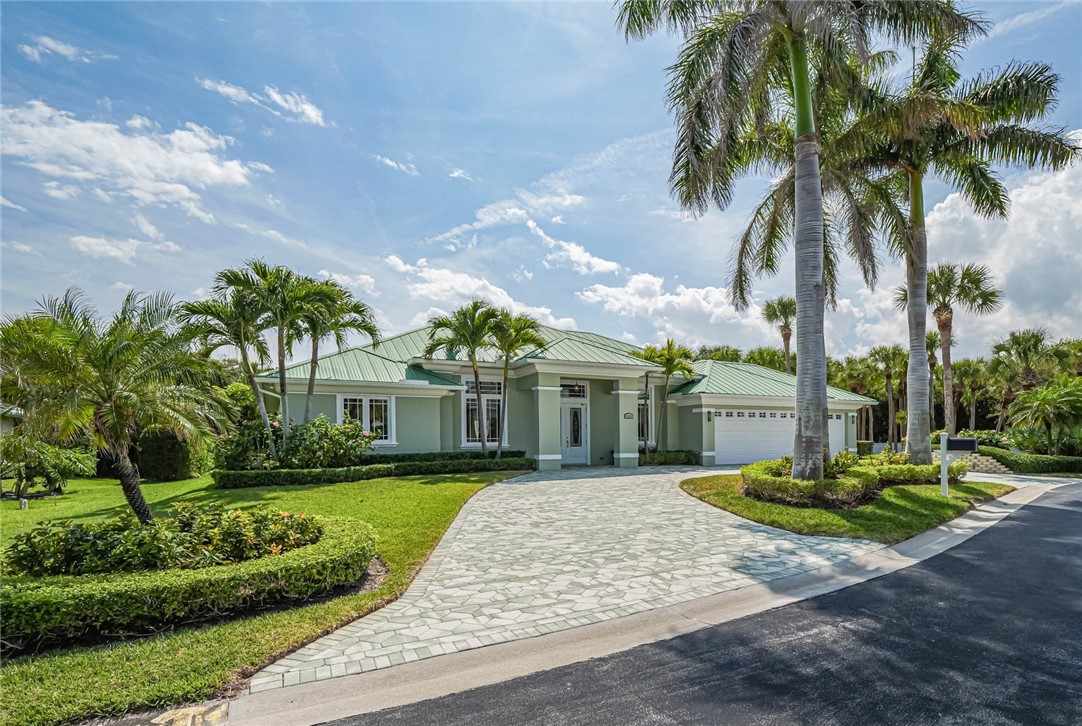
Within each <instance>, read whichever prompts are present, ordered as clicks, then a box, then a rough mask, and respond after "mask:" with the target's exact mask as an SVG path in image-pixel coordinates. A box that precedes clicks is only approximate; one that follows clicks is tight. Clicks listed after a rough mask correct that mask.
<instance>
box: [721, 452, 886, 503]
mask: <svg viewBox="0 0 1082 726" xmlns="http://www.w3.org/2000/svg"><path fill="white" fill-rule="evenodd" d="M740 475H741V476H742V477H743V479H744V490H745V492H746V493H747V494H749V495H750V496H753V497H755V498H757V499H762V500H764V501H768V502H778V503H780V504H789V505H794V506H798V507H811V506H823V507H827V508H838V507H851V506H853V505H855V504H857V503H859V502H860V501H861V500H863V499H866V498H867V497H870V496H872V495H873V494H875V493H876V491H878V489H879V474H878V469H875V468H872V467H858V466H854V467H852V468H850V469H849V471H847V472H846V475H845V476H844V477H842V478H841V479H820V480H818V481H803V480H800V479H792V478H790V477H788V476H784V475H783V474H782V465H781V462H780V461H760V462H757V463H755V464H749V465H747V466H745V467H743V468H742V469H741V470H740Z"/></svg>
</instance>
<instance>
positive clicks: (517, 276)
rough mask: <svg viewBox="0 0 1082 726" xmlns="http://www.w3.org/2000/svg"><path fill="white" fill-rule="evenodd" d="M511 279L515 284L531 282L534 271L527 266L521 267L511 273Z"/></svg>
mask: <svg viewBox="0 0 1082 726" xmlns="http://www.w3.org/2000/svg"><path fill="white" fill-rule="evenodd" d="M511 277H512V278H514V280H515V282H529V281H530V280H532V279H533V270H531V269H530V268H528V267H526V265H520V266H519V268H518V269H517V270H515V271H514V272H512V273H511Z"/></svg>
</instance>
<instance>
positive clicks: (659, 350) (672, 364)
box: [632, 338, 695, 450]
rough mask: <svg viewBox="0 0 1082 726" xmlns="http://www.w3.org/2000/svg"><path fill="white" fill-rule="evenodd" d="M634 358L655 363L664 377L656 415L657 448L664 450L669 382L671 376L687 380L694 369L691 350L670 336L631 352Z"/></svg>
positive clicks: (666, 437)
mask: <svg viewBox="0 0 1082 726" xmlns="http://www.w3.org/2000/svg"><path fill="white" fill-rule="evenodd" d="M632 355H634V356H635V357H636V358H642V359H643V360H645V361H649V362H650V363H656V364H657V365H658V366H659V367H660V370H659V371H658V373H659V374H660V375H662V376H664V378H665V382H664V385H663V388H662V394H661V413H660V414H659V415H658V424H657V430H658V448H659V449H661V450H664V446H663V445H664V444H665V443H666V442H667V439H668V436H667V434H666V432H665V419H666V412H667V411H668V408H669V383H670V382H671V381H672V378H673V376H681V377H682V378H683V379H684V380H689V379H690V378H691V377H692V375H694V373H695V371H694V369H693V368H692V367H691V362H692V358H693V357H692V354H691V351H690V350H688V349H687V348H685V347H684V346H682V345H677V344H676V343H675V342H673V339H672V338H668V339H667V340H666V341H665V345H662V346H657V345H647V346H645V347H644V348H643V349H642V351H641V352H640V351H635V352H634V353H632Z"/></svg>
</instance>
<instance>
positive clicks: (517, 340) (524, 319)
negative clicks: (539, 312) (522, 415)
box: [492, 309, 548, 459]
mask: <svg viewBox="0 0 1082 726" xmlns="http://www.w3.org/2000/svg"><path fill="white" fill-rule="evenodd" d="M499 313H500V314H499V317H498V318H497V319H496V323H495V325H494V326H493V329H492V343H493V345H492V347H493V348H495V349H496V351H497V352H498V353H499V354H500V357H501V358H503V386H502V387H501V388H500V393H501V394H502V396H503V399H502V401H501V402H500V426H499V432H498V434H497V436H496V440H497V441H500V442H501V443H502V442H503V435H504V431H506V430H507V380H508V378H509V377H510V373H511V359H512V358H514V357H515V356H517V355H518V354H519V353H521V352H523V351H525V350H544V348H545V347H546V346H547V345H548V341H547V340H546V339H545V335H544V329H543V328H542V327H541V323H539V322H537V320H535V319H534V318H531V317H530V316H529V315H515V314H514V313H512V312H511V311H510V310H506V309H501V310H500V311H499ZM502 454H503V447H502V446H499V447H497V449H496V458H497V459H499V458H500V456H501V455H502Z"/></svg>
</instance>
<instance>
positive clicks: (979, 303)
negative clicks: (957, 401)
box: [894, 263, 1003, 435]
mask: <svg viewBox="0 0 1082 726" xmlns="http://www.w3.org/2000/svg"><path fill="white" fill-rule="evenodd" d="M894 301H895V303H896V304H897V305H898V307H899V308H900V309H902V310H904V309H905V308H906V305H907V304H908V302H909V292H908V290H907V289H906V288H905V287H899V288H898V289H897V290H896V292H895V296H894ZM1002 302H1003V293H1002V292H1001V291H1000V290H998V289H997V288H996V287H995V286H994V285H993V283H992V273H991V271H990V270H989V269H988V267H987V266H985V265H974V264H968V265H962V266H959V265H952V264H949V263H941V264H939V265H936V266H935V267H934V268H932V270H930V271H929V272H928V305H929V306H931V308H932V315H934V316H935V322H936V327H937V328H938V329H939V341H940V350H941V353H942V358H943V418H944V423H943V425H944V427H945V428H946V429H947V433H949V434H951V435H954V434H955V433H957V430H958V426H957V423H956V422H955V419H954V412H955V411H954V401H953V400H952V397H953V394H954V385H953V383H952V382H951V378H952V373H953V366H952V365H951V352H950V348H951V346H952V345H953V344H954V337H953V335H954V308H955V307H959V308H961V309H962V310H965V311H966V312H967V313H970V314H971V315H988V314H990V313H994V312H995V311H996V310H998V309H999V306H1000V305H1001V304H1002Z"/></svg>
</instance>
